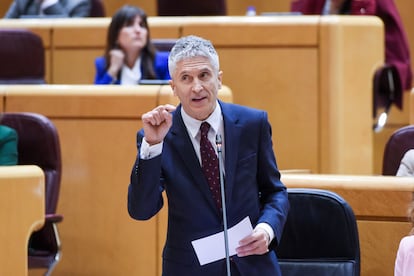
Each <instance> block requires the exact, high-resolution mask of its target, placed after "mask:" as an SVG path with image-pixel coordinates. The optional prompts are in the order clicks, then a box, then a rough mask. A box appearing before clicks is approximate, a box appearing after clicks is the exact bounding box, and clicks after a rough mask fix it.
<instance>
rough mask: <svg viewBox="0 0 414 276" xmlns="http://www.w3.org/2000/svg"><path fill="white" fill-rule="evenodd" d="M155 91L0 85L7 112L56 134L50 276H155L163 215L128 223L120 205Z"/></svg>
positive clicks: (123, 202)
mask: <svg viewBox="0 0 414 276" xmlns="http://www.w3.org/2000/svg"><path fill="white" fill-rule="evenodd" d="M168 88H169V86H166V87H164V90H166V91H167V90H168ZM225 88H226V89H223V91H222V92H221V93H223V92H225V93H223V94H225V95H226V96H228V97H229V98H231V95H230V93H231V90H230V89H229V88H227V87H225ZM160 89H161V86H157V85H149V86H119V85H114V86H110V85H105V86H99V85H73V86H72V85H43V86H30V85H28V86H0V92H3V93H5V94H6V95H7V100H6V101H5V102H6V110H7V111H33V112H38V113H42V114H45V115H46V116H48V117H49V118H50V119H51V120H52V121H53V122H54V124H55V125H56V127H57V129H58V132H59V136H60V142H61V150H62V167H63V173H62V185H61V191H60V198H59V203H58V212H59V213H61V214H62V215H64V217H65V219H64V222H63V223H62V224H60V225H59V231H60V234H61V241H62V260H61V262H60V263H59V264H58V265H57V267H56V274H57V275H104V276H105V275H108V276H109V275H149V276H156V275H160V274H161V272H160V267H161V250H162V249H161V248H162V245H160V244H161V241H162V240H164V239H165V236H163V237H162V238H160V236H159V233H160V230H159V229H160V225H161V226H164V224H162V222H160V219H159V216H163V217H164V216H165V215H166V212H167V210H166V209H167V208H164V210H162V212H161V213H160V214H159V215H157V216H156V217H154V218H152V219H150V220H148V221H135V220H133V219H132V218H130V217H129V215H128V213H127V206H126V205H127V191H128V184H129V177H130V172H131V168H132V166H133V162H134V161H135V157H136V152H137V149H136V132H137V130H138V129H140V128H141V127H142V122H141V120H140V117H141V115H142V114H143V113H144V112H147V111H148V110H150V109H152V108H154V107H156V106H157V105H158V103H159V102H161V100H160V98H161V97H160V96H159V90H160ZM166 100H167V99H166V98H164V99H163V101H166ZM167 102H168V101H167ZM163 231H165V229H163ZM35 273H39V274H35ZM40 273H41V271H34V272H33V275H40Z"/></svg>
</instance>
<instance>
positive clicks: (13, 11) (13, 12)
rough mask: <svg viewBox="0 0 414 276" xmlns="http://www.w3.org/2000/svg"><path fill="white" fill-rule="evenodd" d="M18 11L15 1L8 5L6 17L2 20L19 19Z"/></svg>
mask: <svg viewBox="0 0 414 276" xmlns="http://www.w3.org/2000/svg"><path fill="white" fill-rule="evenodd" d="M19 15H20V14H19V10H18V6H17V3H16V1H13V3H12V4H11V5H10V8H9V9H8V11H7V12H6V15H5V16H4V18H18V17H19Z"/></svg>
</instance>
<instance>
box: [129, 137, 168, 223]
mask: <svg viewBox="0 0 414 276" xmlns="http://www.w3.org/2000/svg"><path fill="white" fill-rule="evenodd" d="M142 138H143V132H142V131H140V132H139V133H138V135H137V148H138V153H137V157H136V161H135V164H134V166H133V168H132V172H131V179H130V184H129V187H128V213H129V215H130V216H131V217H132V218H134V219H137V220H147V219H150V218H151V217H153V216H154V215H155V214H157V213H158V211H159V210H160V209H161V208H162V206H163V204H164V202H163V198H162V192H163V190H164V189H163V186H162V184H161V179H162V177H161V155H159V156H157V157H154V158H151V159H148V160H143V159H140V157H139V156H140V154H139V148H140V145H141V141H142Z"/></svg>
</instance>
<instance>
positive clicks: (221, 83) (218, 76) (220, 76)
mask: <svg viewBox="0 0 414 276" xmlns="http://www.w3.org/2000/svg"><path fill="white" fill-rule="evenodd" d="M217 78H218V81H219V85H218V89H221V87H222V85H223V81H222V80H223V71H219V72H218V75H217Z"/></svg>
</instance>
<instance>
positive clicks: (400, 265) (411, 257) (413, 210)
mask: <svg viewBox="0 0 414 276" xmlns="http://www.w3.org/2000/svg"><path fill="white" fill-rule="evenodd" d="M411 176H412V174H411ZM408 217H409V219H410V221H411V223H412V226H414V201H412V202H411V204H410V206H409V208H408ZM412 275H414V228H411V231H410V233H409V235H408V236H405V237H404V238H402V239H401V241H400V244H399V246H398V250H397V257H396V259H395V266H394V276H412Z"/></svg>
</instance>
